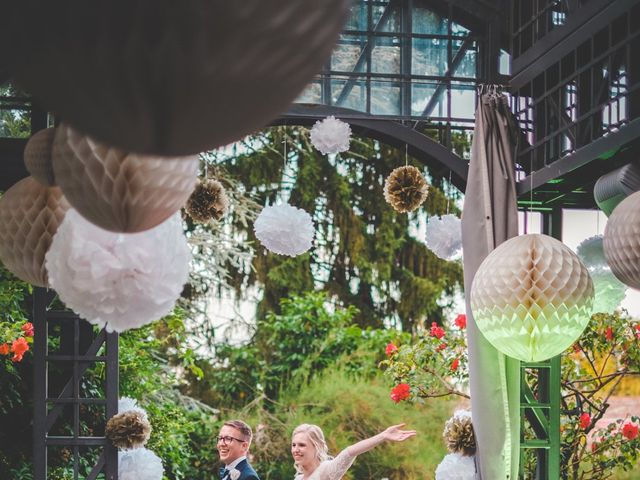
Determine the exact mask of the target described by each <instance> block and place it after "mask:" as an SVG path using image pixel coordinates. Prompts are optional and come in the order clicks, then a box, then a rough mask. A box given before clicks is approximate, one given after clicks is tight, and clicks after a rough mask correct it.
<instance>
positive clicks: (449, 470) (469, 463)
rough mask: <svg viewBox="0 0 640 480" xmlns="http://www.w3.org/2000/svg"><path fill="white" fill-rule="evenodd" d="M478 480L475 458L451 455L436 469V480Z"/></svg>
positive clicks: (456, 454)
mask: <svg viewBox="0 0 640 480" xmlns="http://www.w3.org/2000/svg"><path fill="white" fill-rule="evenodd" d="M476 478H477V476H476V462H475V457H465V456H463V455H460V454H459V453H450V454H449V455H446V456H445V457H444V458H443V459H442V462H440V465H438V468H436V480H475V479H476Z"/></svg>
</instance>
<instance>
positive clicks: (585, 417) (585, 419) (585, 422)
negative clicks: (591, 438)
mask: <svg viewBox="0 0 640 480" xmlns="http://www.w3.org/2000/svg"><path fill="white" fill-rule="evenodd" d="M589 425H591V415H589V414H588V413H586V412H585V413H583V414H582V415H580V428H581V429H583V430H586V429H587V427H588V426H589Z"/></svg>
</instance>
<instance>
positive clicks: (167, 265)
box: [46, 209, 191, 332]
mask: <svg viewBox="0 0 640 480" xmlns="http://www.w3.org/2000/svg"><path fill="white" fill-rule="evenodd" d="M190 260H191V252H190V250H189V247H188V245H187V241H186V239H185V236H184V233H183V231H182V225H181V222H180V216H179V214H176V215H174V216H172V217H171V218H170V219H169V220H167V221H166V222H164V223H162V224H160V225H159V226H158V227H156V228H153V229H151V230H148V231H146V232H143V233H137V234H116V233H112V232H108V231H106V230H103V229H101V228H99V227H96V226H95V225H93V224H91V223H90V222H88V221H87V220H85V219H84V218H83V217H82V216H81V215H80V214H79V213H78V212H76V211H75V210H73V209H71V210H69V212H68V213H67V215H66V217H65V219H64V221H63V222H62V224H61V225H60V228H59V229H58V232H57V233H56V235H55V237H54V238H53V242H52V244H51V248H50V249H49V252H48V253H47V255H46V266H47V270H48V271H49V272H50V274H49V280H50V283H51V286H52V287H53V288H54V289H55V290H56V291H57V292H58V294H59V296H60V299H61V300H62V301H63V302H64V303H65V304H66V305H67V306H68V307H69V308H71V309H72V310H73V311H75V312H76V313H77V314H78V315H80V316H81V317H83V318H85V319H86V320H88V321H89V322H91V323H93V324H95V325H98V326H100V327H106V329H107V331H109V332H112V331H116V332H122V331H124V330H128V329H130V328H137V327H140V326H142V325H145V324H147V323H150V322H152V321H155V320H158V319H160V318H162V317H163V316H164V315H167V314H168V313H169V312H171V310H172V309H173V306H174V304H175V302H176V300H177V299H178V298H179V296H180V292H181V291H182V286H183V285H184V284H185V283H186V281H187V277H188V275H189V262H190Z"/></svg>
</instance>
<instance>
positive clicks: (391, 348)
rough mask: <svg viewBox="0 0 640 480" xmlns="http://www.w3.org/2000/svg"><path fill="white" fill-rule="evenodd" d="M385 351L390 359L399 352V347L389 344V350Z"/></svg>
mask: <svg viewBox="0 0 640 480" xmlns="http://www.w3.org/2000/svg"><path fill="white" fill-rule="evenodd" d="M384 351H385V353H386V354H387V357H390V356H391V355H393V354H394V353H396V352H397V351H398V347H396V346H395V345H394V344H393V343H387V348H385V350H384Z"/></svg>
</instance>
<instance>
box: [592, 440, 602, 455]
mask: <svg viewBox="0 0 640 480" xmlns="http://www.w3.org/2000/svg"><path fill="white" fill-rule="evenodd" d="M599 446H600V444H599V443H598V442H593V443H592V444H591V453H595V451H596V450H597V449H598V447H599Z"/></svg>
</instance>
